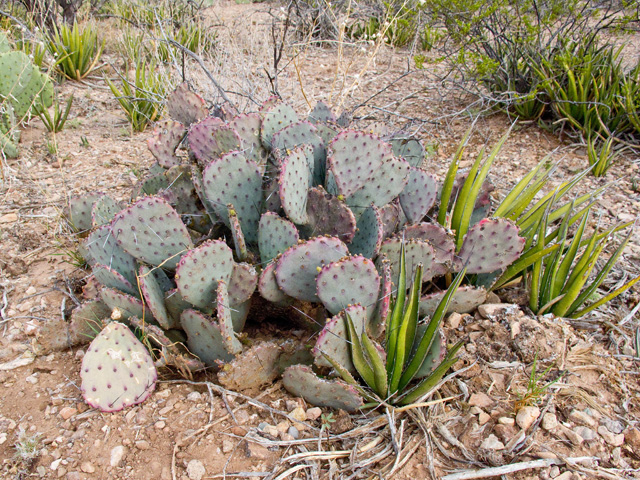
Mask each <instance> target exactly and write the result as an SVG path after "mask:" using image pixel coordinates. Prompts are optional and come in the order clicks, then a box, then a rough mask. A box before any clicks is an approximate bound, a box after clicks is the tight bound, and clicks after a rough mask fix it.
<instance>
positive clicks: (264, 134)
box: [260, 102, 298, 148]
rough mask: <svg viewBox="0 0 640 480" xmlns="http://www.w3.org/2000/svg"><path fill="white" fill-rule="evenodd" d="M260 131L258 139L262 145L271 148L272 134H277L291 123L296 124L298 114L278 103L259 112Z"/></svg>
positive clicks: (284, 104) (285, 105)
mask: <svg viewBox="0 0 640 480" xmlns="http://www.w3.org/2000/svg"><path fill="white" fill-rule="evenodd" d="M261 115H262V130H261V131H260V139H261V141H262V144H263V145H264V146H265V147H267V148H271V140H272V139H273V136H274V134H276V133H278V132H279V131H280V130H282V129H283V128H285V127H288V126H289V125H291V124H292V123H297V122H298V114H297V113H296V111H295V110H294V109H293V108H292V107H290V106H289V105H287V104H286V103H283V102H278V103H276V104H275V105H272V106H270V107H268V108H265V109H263V110H261Z"/></svg>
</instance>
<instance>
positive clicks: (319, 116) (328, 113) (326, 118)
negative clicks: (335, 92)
mask: <svg viewBox="0 0 640 480" xmlns="http://www.w3.org/2000/svg"><path fill="white" fill-rule="evenodd" d="M309 121H310V122H311V123H335V122H336V116H335V114H334V113H333V111H332V110H331V108H329V106H328V105H327V104H326V103H324V102H323V101H319V102H318V103H316V106H315V107H313V110H311V113H310V114H309Z"/></svg>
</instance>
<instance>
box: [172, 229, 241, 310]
mask: <svg viewBox="0 0 640 480" xmlns="http://www.w3.org/2000/svg"><path fill="white" fill-rule="evenodd" d="M232 271H233V253H232V252H231V249H230V248H229V247H228V246H227V244H226V243H224V242H223V241H221V240H209V241H208V242H205V243H203V244H202V245H200V246H199V247H198V248H194V249H193V250H191V251H190V252H189V253H187V254H185V255H184V256H183V257H182V259H181V260H180V263H179V264H178V267H177V268H176V276H175V281H176V284H177V285H178V290H179V291H180V294H181V295H182V298H184V299H185V300H186V301H188V302H190V303H192V304H193V305H195V306H196V307H198V308H202V309H205V310H206V309H210V308H211V307H212V306H213V304H214V302H215V301H216V295H217V294H216V289H217V288H218V282H219V281H220V280H222V281H224V282H228V281H229V279H230V278H231V273H232Z"/></svg>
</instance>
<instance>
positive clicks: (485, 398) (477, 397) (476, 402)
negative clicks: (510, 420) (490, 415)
mask: <svg viewBox="0 0 640 480" xmlns="http://www.w3.org/2000/svg"><path fill="white" fill-rule="evenodd" d="M494 403H495V402H494V401H493V399H492V398H491V397H490V396H489V395H487V394H486V393H482V392H478V393H472V394H471V397H470V398H469V405H471V406H472V407H480V408H488V407H490V406H492V405H493V404H494Z"/></svg>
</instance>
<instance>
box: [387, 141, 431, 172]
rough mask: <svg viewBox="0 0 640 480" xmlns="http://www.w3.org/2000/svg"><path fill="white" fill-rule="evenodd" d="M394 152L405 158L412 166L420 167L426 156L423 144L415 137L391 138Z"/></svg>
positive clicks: (397, 155)
mask: <svg viewBox="0 0 640 480" xmlns="http://www.w3.org/2000/svg"><path fill="white" fill-rule="evenodd" d="M389 143H391V148H392V149H393V154H394V155H395V156H396V157H400V158H404V159H405V160H406V161H407V162H409V165H411V166H412V167H416V168H417V167H420V166H421V165H422V161H423V160H424V157H425V150H424V147H423V146H422V144H421V143H420V142H419V141H418V140H416V139H415V138H394V139H392V140H390V142H389Z"/></svg>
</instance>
